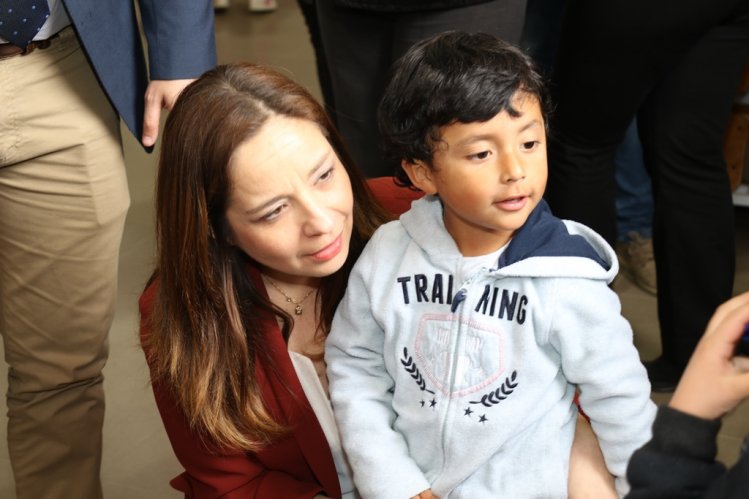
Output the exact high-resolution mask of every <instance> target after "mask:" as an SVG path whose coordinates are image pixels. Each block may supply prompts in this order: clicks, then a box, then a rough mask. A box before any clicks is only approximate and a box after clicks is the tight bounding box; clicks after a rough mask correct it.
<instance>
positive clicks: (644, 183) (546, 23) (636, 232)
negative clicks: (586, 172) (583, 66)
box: [520, 0, 657, 295]
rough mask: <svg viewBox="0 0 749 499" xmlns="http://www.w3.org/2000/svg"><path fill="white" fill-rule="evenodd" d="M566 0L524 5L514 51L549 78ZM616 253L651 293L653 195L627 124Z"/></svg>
mask: <svg viewBox="0 0 749 499" xmlns="http://www.w3.org/2000/svg"><path fill="white" fill-rule="evenodd" d="M566 7H567V0H528V5H527V8H526V11H525V24H524V25H523V33H522V35H521V39H520V47H521V48H523V50H525V51H526V52H528V54H529V55H530V56H531V57H533V59H534V60H535V61H536V64H538V66H539V68H540V70H541V72H542V74H543V75H544V76H545V77H546V78H550V77H551V71H552V69H553V67H554V59H555V57H556V54H557V47H558V46H559V38H560V32H561V29H562V22H563V19H564V11H565V8H566ZM614 162H615V164H616V233H617V234H616V236H617V240H616V254H617V257H618V259H619V265H620V266H621V269H622V273H624V274H625V275H627V276H628V277H629V278H630V279H631V280H632V282H634V283H635V284H636V285H637V286H638V287H639V288H640V289H642V290H643V291H646V292H647V293H650V294H652V295H656V294H657V287H656V277H655V258H654V256H653V190H652V185H651V182H650V175H649V174H648V172H647V169H646V167H645V162H644V159H643V157H642V146H641V145H640V138H639V136H638V132H637V120H636V119H633V120H632V123H630V125H629V127H628V128H627V132H626V133H625V135H624V139H623V140H622V142H621V144H619V146H618V147H617V148H616V155H615V156H614Z"/></svg>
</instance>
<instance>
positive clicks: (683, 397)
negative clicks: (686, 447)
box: [669, 292, 749, 419]
mask: <svg viewBox="0 0 749 499" xmlns="http://www.w3.org/2000/svg"><path fill="white" fill-rule="evenodd" d="M747 323H749V292H747V293H743V294H741V295H739V296H736V297H734V298H732V299H730V300H728V301H727V302H725V303H724V304H722V305H721V306H720V307H718V309H717V310H716V311H715V313H714V314H713V317H712V318H711V319H710V322H709V323H708V325H707V329H706V330H705V335H704V336H703V337H702V339H701V340H700V342H699V343H698V344H697V348H696V349H695V351H694V353H693V354H692V358H691V359H690V360H689V364H688V365H687V369H686V371H684V375H683V376H682V378H681V380H680V381H679V385H678V386H677V387H676V391H675V392H674V396H673V397H672V398H671V401H670V402H669V405H670V406H671V407H673V408H674V409H677V410H679V411H682V412H685V413H687V414H691V415H693V416H697V417H700V418H703V419H718V418H720V417H722V416H723V415H724V414H725V413H727V412H728V411H730V410H731V409H733V408H734V407H736V406H737V405H738V404H739V403H740V402H741V401H742V400H743V399H745V398H746V397H749V358H747V357H734V349H735V346H736V342H737V341H738V339H739V337H740V336H741V334H742V333H743V331H744V327H745V325H746V324H747Z"/></svg>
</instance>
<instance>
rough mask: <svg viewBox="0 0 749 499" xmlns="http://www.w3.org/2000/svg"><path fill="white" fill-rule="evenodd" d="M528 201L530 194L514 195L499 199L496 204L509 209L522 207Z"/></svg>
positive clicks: (514, 209)
mask: <svg viewBox="0 0 749 499" xmlns="http://www.w3.org/2000/svg"><path fill="white" fill-rule="evenodd" d="M527 201H528V196H513V197H509V198H505V199H502V200H500V201H497V202H496V203H495V204H496V205H497V206H499V207H500V208H502V209H503V210H507V211H517V210H520V209H522V208H523V207H524V206H525V204H526V203H527Z"/></svg>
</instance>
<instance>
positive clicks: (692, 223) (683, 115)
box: [546, 0, 749, 391]
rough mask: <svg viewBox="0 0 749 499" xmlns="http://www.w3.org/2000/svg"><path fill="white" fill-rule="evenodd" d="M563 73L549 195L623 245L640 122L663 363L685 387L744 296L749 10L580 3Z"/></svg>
mask: <svg viewBox="0 0 749 499" xmlns="http://www.w3.org/2000/svg"><path fill="white" fill-rule="evenodd" d="M564 19H565V20H564V23H563V27H562V35H561V41H560V46H559V52H558V54H557V59H556V65H555V69H554V72H553V75H552V85H551V90H552V101H553V102H554V103H555V105H556V106H557V109H556V112H555V113H554V114H553V116H552V120H551V121H552V124H551V130H552V133H551V136H550V143H549V185H548V190H547V193H546V198H547V200H548V201H549V205H550V206H551V209H552V211H553V212H554V214H556V215H557V216H558V217H560V218H566V219H572V220H576V221H579V222H582V223H584V224H586V225H588V226H590V227H591V228H592V229H594V230H595V231H596V232H598V233H600V234H601V235H603V236H604V237H605V238H606V240H607V241H608V242H609V243H610V244H614V243H615V241H616V207H615V199H616V194H615V189H616V182H615V178H614V177H615V166H614V153H615V151H616V148H617V146H618V145H619V144H620V143H621V141H622V138H623V137H624V134H625V131H626V129H627V127H628V126H629V124H630V123H631V122H632V119H633V118H634V117H635V115H636V116H637V121H638V126H639V133H640V140H641V142H642V146H643V151H644V159H645V164H646V165H647V167H648V170H649V171H650V173H651V178H652V182H653V197H654V202H655V204H654V216H653V249H654V254H655V263H656V273H657V286H658V320H659V325H660V329H661V346H662V354H661V356H660V357H658V358H657V359H655V360H653V361H646V362H645V365H646V368H647V369H648V376H649V377H650V382H651V384H652V387H653V390H655V391H671V390H673V389H674V387H675V386H676V383H677V381H678V380H679V377H680V376H681V373H682V372H683V370H684V368H685V366H686V364H687V361H688V359H689V357H690V355H691V354H692V352H693V350H694V348H695V345H696V344H697V342H698V341H699V339H700V337H701V335H702V331H704V329H705V326H706V325H707V322H708V319H709V318H710V316H711V315H712V312H713V310H715V308H716V307H717V306H718V305H720V304H721V303H722V302H724V301H726V300H727V299H728V298H729V297H730V296H731V293H732V291H733V278H734V272H735V240H734V213H733V205H732V200H731V188H730V183H729V179H728V173H727V170H726V164H725V160H724V157H723V150H722V144H723V137H724V135H725V130H726V126H727V123H728V117H729V113H730V110H731V106H732V104H733V100H734V98H735V95H736V89H737V87H738V82H739V78H740V76H741V71H742V69H743V68H744V65H745V64H746V61H747V57H749V3H747V2H745V1H742V0H720V1H718V2H706V1H700V2H687V3H684V2H676V1H673V0H671V1H665V2H658V3H656V4H653V3H652V2H646V1H645V0H610V1H607V2H597V1H592V0H571V1H570V2H569V3H568V6H567V12H566V15H565V18H564Z"/></svg>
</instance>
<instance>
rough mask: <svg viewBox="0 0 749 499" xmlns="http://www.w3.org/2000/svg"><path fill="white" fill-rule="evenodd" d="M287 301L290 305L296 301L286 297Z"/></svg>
mask: <svg viewBox="0 0 749 499" xmlns="http://www.w3.org/2000/svg"><path fill="white" fill-rule="evenodd" d="M286 301H287V302H289V303H294V300H292V299H291V297H290V296H287V297H286Z"/></svg>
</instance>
